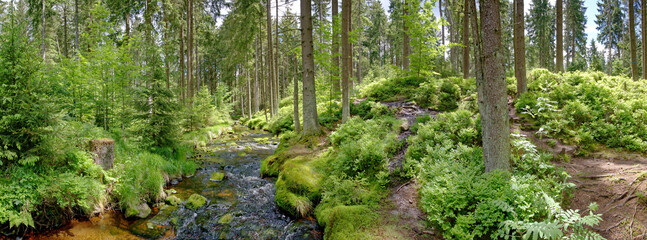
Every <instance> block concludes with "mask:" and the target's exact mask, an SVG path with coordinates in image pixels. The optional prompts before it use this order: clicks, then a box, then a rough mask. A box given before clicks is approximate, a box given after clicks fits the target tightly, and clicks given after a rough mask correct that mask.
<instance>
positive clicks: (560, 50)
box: [555, 0, 564, 72]
mask: <svg viewBox="0 0 647 240" xmlns="http://www.w3.org/2000/svg"><path fill="white" fill-rule="evenodd" d="M555 7H557V9H556V13H555V14H556V15H557V16H556V17H557V23H556V24H557V34H556V36H557V41H556V44H557V46H556V47H555V54H557V60H556V61H557V62H556V63H555V68H556V69H555V70H557V72H564V21H563V19H564V14H563V8H564V4H563V3H562V0H557V2H556V3H555Z"/></svg>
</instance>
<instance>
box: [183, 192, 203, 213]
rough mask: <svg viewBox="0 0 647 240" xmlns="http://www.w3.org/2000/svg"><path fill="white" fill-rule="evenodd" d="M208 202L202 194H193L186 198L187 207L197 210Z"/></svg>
mask: <svg viewBox="0 0 647 240" xmlns="http://www.w3.org/2000/svg"><path fill="white" fill-rule="evenodd" d="M206 203H207V199H206V198H205V197H203V196H202V195H200V194H193V195H191V196H190V197H189V199H187V200H186V207H187V208H189V209H193V210H196V209H198V208H200V207H202V206H204V205H205V204H206Z"/></svg>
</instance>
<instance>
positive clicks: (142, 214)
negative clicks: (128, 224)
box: [125, 203, 151, 218]
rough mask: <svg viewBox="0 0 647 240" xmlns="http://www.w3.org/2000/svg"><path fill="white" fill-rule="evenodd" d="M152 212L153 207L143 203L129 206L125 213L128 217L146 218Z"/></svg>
mask: <svg viewBox="0 0 647 240" xmlns="http://www.w3.org/2000/svg"><path fill="white" fill-rule="evenodd" d="M150 214H151V208H150V207H148V204H146V203H141V204H139V205H137V206H128V207H127V208H126V213H125V215H126V218H133V217H136V218H146V217H148V215H150Z"/></svg>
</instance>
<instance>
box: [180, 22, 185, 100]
mask: <svg viewBox="0 0 647 240" xmlns="http://www.w3.org/2000/svg"><path fill="white" fill-rule="evenodd" d="M183 33H184V28H183V27H182V24H180V54H179V55H180V97H181V100H182V103H184V99H185V98H186V95H185V88H186V82H185V80H184V34H183Z"/></svg>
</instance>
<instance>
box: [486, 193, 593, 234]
mask: <svg viewBox="0 0 647 240" xmlns="http://www.w3.org/2000/svg"><path fill="white" fill-rule="evenodd" d="M543 195H544V200H545V203H546V205H547V207H548V209H549V211H550V215H549V217H548V218H547V219H546V220H544V221H543V222H524V221H511V220H508V221H504V222H503V223H502V224H501V227H500V229H499V231H498V236H499V237H502V238H504V239H519V238H520V239H524V240H526V239H532V240H537V239H551V240H552V239H572V240H601V239H604V237H602V236H600V235H599V234H597V233H595V232H592V231H590V230H589V229H588V228H587V226H589V227H593V226H596V225H598V224H599V223H600V221H602V214H594V213H593V212H594V211H595V210H596V209H597V204H595V203H592V204H590V205H589V214H588V215H586V216H582V215H581V214H580V213H579V210H578V209H575V210H574V209H566V210H564V209H562V208H561V206H559V204H558V203H557V202H556V201H555V200H554V199H553V198H551V197H550V196H548V194H546V193H543Z"/></svg>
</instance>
